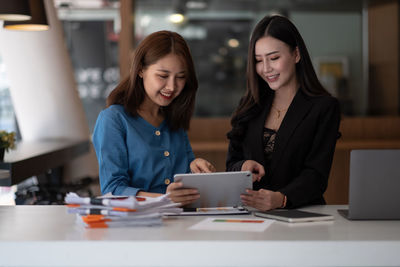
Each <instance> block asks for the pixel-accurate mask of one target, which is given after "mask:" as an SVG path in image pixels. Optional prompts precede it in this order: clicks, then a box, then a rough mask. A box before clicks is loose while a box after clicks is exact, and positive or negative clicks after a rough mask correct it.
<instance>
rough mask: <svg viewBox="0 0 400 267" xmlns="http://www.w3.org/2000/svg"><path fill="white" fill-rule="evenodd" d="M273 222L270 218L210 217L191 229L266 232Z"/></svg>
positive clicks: (190, 228)
mask: <svg viewBox="0 0 400 267" xmlns="http://www.w3.org/2000/svg"><path fill="white" fill-rule="evenodd" d="M273 222H274V221H273V220H269V219H266V220H263V219H253V218H246V219H241V218H238V217H236V218H219V217H218V218H212V217H208V218H205V219H204V220H202V221H200V222H199V223H197V224H195V225H192V226H191V227H189V230H205V231H237V232H264V231H265V230H266V229H267V228H268V227H269V226H270V225H271V224H272V223H273Z"/></svg>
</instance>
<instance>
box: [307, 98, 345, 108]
mask: <svg viewBox="0 0 400 267" xmlns="http://www.w3.org/2000/svg"><path fill="white" fill-rule="evenodd" d="M305 97H306V98H307V100H308V101H310V102H311V103H312V104H313V106H314V107H315V108H317V109H320V110H325V111H326V110H330V109H339V101H338V100H337V98H336V97H333V96H330V95H322V96H305Z"/></svg>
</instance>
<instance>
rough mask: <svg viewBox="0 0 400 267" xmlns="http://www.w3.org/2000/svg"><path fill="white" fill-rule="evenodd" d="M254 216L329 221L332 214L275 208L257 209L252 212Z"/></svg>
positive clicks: (292, 220)
mask: <svg viewBox="0 0 400 267" xmlns="http://www.w3.org/2000/svg"><path fill="white" fill-rule="evenodd" d="M254 215H255V216H258V217H264V218H269V219H275V220H279V221H285V222H291V223H295V222H316V221H330V220H333V216H332V215H329V214H322V213H316V212H309V211H304V210H286V209H276V210H269V211H257V212H254Z"/></svg>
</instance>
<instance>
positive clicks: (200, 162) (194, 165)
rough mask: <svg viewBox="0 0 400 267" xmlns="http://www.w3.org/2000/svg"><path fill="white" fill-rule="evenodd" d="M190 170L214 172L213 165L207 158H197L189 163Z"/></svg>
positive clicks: (194, 171)
mask: <svg viewBox="0 0 400 267" xmlns="http://www.w3.org/2000/svg"><path fill="white" fill-rule="evenodd" d="M190 170H191V171H192V172H193V173H199V172H215V167H214V166H213V165H212V164H211V163H210V162H208V161H207V160H205V159H201V158H197V159H195V160H193V161H192V162H191V163H190Z"/></svg>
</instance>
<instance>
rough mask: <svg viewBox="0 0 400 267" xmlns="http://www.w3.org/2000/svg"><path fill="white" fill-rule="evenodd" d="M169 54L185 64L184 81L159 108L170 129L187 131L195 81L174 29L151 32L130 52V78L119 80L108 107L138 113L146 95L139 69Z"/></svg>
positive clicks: (188, 56) (187, 52)
mask: <svg viewBox="0 0 400 267" xmlns="http://www.w3.org/2000/svg"><path fill="white" fill-rule="evenodd" d="M170 53H173V54H175V55H177V56H179V57H180V58H181V60H182V62H183V63H184V64H185V67H186V73H185V78H186V83H185V87H184V88H183V90H182V92H181V93H180V94H179V96H177V97H176V98H175V99H174V100H173V101H172V103H171V104H170V105H168V106H167V107H162V108H161V110H162V112H163V113H164V116H165V118H166V120H167V123H168V125H169V127H170V129H171V130H178V129H184V130H188V129H189V124H190V118H191V117H192V114H193V111H194V103H195V98H196V91H197V87H198V82H197V77H196V73H195V69H194V64H193V59H192V56H191V54H190V50H189V47H188V45H187V43H186V41H185V40H184V39H183V38H182V36H180V35H179V34H178V33H175V32H170V31H158V32H154V33H152V34H150V35H149V36H147V37H146V38H145V39H144V40H143V41H142V42H141V43H140V44H139V45H138V47H137V48H136V49H135V51H134V53H133V59H132V65H131V69H130V74H129V77H127V78H125V79H124V80H123V81H122V82H120V83H119V84H118V86H117V87H116V88H115V89H114V90H113V91H112V92H111V93H110V95H109V96H108V98H107V107H109V106H110V105H113V104H119V105H123V106H124V108H125V110H127V111H128V112H129V113H130V114H131V115H132V116H137V115H138V112H137V111H138V108H139V107H140V105H141V104H142V103H143V101H144V98H145V96H146V92H145V90H144V86H143V79H142V78H141V77H140V76H139V72H140V71H141V70H144V69H146V68H147V67H148V66H149V65H152V64H154V63H156V62H157V61H158V60H159V59H161V58H163V57H165V56H166V55H168V54H170Z"/></svg>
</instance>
